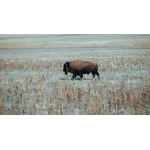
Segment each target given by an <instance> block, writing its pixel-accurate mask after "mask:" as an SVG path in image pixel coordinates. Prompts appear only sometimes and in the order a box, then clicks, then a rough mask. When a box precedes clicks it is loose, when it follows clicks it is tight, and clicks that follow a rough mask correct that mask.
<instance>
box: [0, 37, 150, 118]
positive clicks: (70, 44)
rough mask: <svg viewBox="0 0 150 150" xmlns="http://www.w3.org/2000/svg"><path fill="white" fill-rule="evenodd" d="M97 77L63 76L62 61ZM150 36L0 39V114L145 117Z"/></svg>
mask: <svg viewBox="0 0 150 150" xmlns="http://www.w3.org/2000/svg"><path fill="white" fill-rule="evenodd" d="M72 60H86V61H91V62H94V63H97V65H98V72H99V73H100V80H98V78H97V76H96V77H95V78H94V79H92V75H91V74H90V75H83V81H81V80H80V77H77V78H76V79H75V80H73V81H72V80H71V77H72V74H69V75H68V76H66V75H65V74H64V72H63V64H64V63H65V62H66V61H72ZM149 105H150V35H0V114H4V115H5V114H6V115H9V114H19V115H26V114H40V115H41V114H44V115H59V114H63V115H74V114H80V115H84V114H86V115H103V114H105V115H114V114H115V115H116V114H117V115H131V114H140V115H144V114H150V106H149Z"/></svg>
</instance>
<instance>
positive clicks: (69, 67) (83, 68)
mask: <svg viewBox="0 0 150 150" xmlns="http://www.w3.org/2000/svg"><path fill="white" fill-rule="evenodd" d="M63 71H64V72H65V75H67V74H68V72H70V73H73V75H72V80H73V79H74V78H76V76H80V78H81V80H82V79H83V74H90V73H91V72H92V75H93V78H94V77H95V74H96V75H97V76H98V79H99V80H100V78H99V73H98V72H97V71H98V65H97V64H95V63H92V62H89V61H82V60H76V61H71V62H66V63H65V64H64V66H63Z"/></svg>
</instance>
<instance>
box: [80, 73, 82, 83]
mask: <svg viewBox="0 0 150 150" xmlns="http://www.w3.org/2000/svg"><path fill="white" fill-rule="evenodd" d="M80 78H81V81H82V80H83V74H82V73H80Z"/></svg>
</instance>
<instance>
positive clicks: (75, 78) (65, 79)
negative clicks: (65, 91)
mask: <svg viewBox="0 0 150 150" xmlns="http://www.w3.org/2000/svg"><path fill="white" fill-rule="evenodd" d="M59 80H69V78H59ZM74 80H81V78H79V77H77V78H75V79H74ZM83 80H92V79H89V78H87V79H86V78H84V79H83Z"/></svg>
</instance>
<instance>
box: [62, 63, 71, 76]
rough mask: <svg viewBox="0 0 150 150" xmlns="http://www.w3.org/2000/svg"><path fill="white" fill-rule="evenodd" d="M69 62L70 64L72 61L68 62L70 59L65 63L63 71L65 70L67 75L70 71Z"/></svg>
mask: <svg viewBox="0 0 150 150" xmlns="http://www.w3.org/2000/svg"><path fill="white" fill-rule="evenodd" d="M69 64H70V62H68V61H67V62H66V63H65V64H64V67H63V71H64V72H65V75H67V74H68V72H70V70H69Z"/></svg>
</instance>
